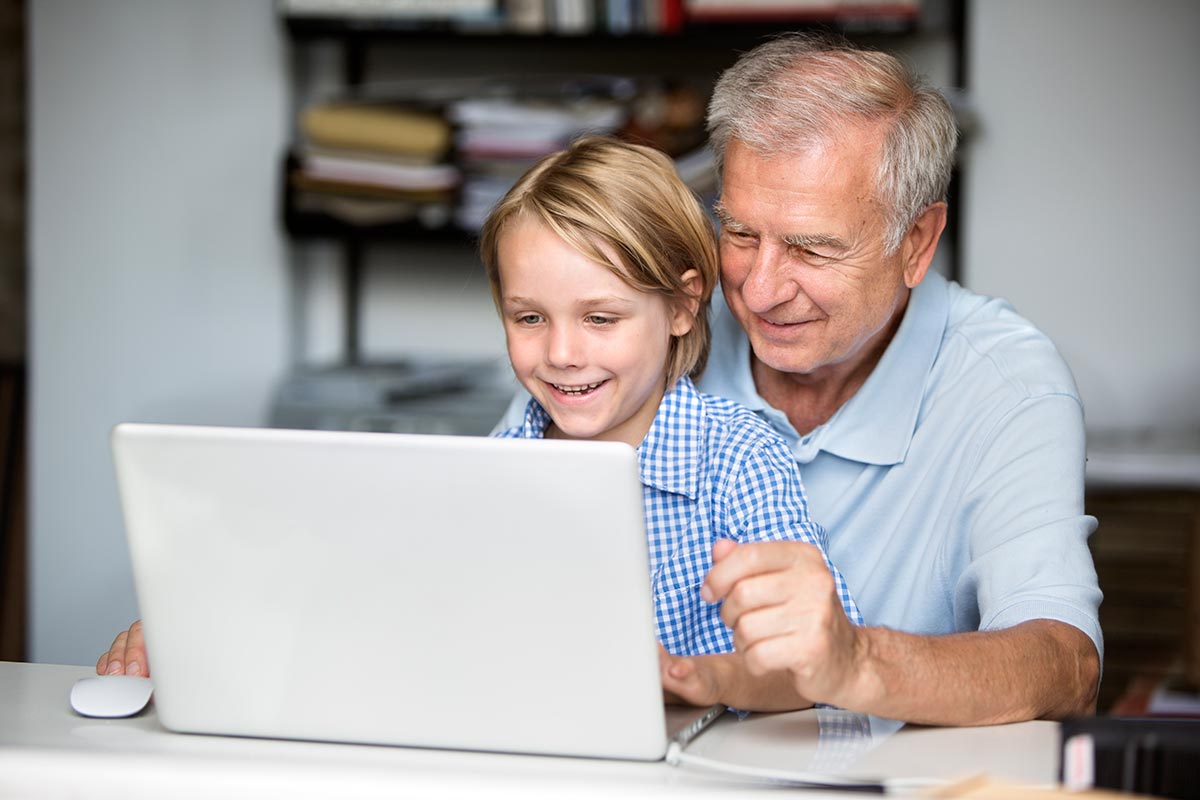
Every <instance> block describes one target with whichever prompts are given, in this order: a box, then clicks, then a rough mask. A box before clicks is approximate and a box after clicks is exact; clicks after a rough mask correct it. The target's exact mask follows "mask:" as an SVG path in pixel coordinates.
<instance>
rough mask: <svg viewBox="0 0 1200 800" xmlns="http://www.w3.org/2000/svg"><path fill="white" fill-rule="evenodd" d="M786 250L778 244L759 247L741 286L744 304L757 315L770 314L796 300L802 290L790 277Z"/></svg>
mask: <svg viewBox="0 0 1200 800" xmlns="http://www.w3.org/2000/svg"><path fill="white" fill-rule="evenodd" d="M786 255H787V254H786V248H784V247H781V246H779V245H777V244H773V243H768V244H760V245H759V247H758V249H757V250H756V251H755V254H754V261H753V262H752V263H751V265H750V272H749V273H747V275H746V280H745V281H743V282H742V300H743V301H744V302H745V303H746V307H747V308H749V309H750V311H752V312H754V313H756V314H762V313H765V312H767V311H770V310H771V309H772V308H775V307H776V306H778V305H781V304H783V303H786V302H788V301H789V300H791V299H792V298H794V297H795V296H796V293H797V291H798V290H799V287H798V286H797V285H796V282H795V281H794V280H792V278H791V277H790V276H789V275H788V271H787V269H786V266H785V256H786Z"/></svg>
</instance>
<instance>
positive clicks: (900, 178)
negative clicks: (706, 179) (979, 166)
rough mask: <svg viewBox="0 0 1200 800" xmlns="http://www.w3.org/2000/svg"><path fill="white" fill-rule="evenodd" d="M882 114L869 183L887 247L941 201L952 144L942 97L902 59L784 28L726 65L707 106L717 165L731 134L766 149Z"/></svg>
mask: <svg viewBox="0 0 1200 800" xmlns="http://www.w3.org/2000/svg"><path fill="white" fill-rule="evenodd" d="M885 121H886V122H887V123H888V124H889V127H888V129H887V132H886V137H885V140H884V144H883V148H882V155H881V157H880V159H879V165H878V169H877V172H876V175H875V188H876V192H877V197H878V199H879V201H880V202H881V203H883V205H884V207H885V208H886V209H888V213H889V216H890V220H889V225H888V232H887V235H886V240H885V245H886V247H887V250H888V252H889V253H891V252H895V251H896V249H897V248H899V247H900V243H901V241H903V239H904V235H905V234H906V233H907V232H908V229H909V227H910V226H911V225H912V224H913V222H915V221H916V219H917V217H919V216H920V215H921V212H922V211H924V210H925V209H926V208H927V207H928V206H929V205H930V204H932V203H937V202H939V201H943V200H945V199H946V189H947V187H948V186H949V184H950V171H951V168H952V167H953V165H954V148H955V146H956V144H957V142H958V128H957V126H956V125H955V121H954V112H953V111H951V109H950V104H949V103H947V102H946V99H945V98H944V97H942V95H941V94H940V93H939V92H938V91H937V89H935V88H933V87H932V86H930V85H929V84H928V83H927V82H926V81H925V80H924V79H923V78H921V77H920V76H919V75H917V74H916V73H915V72H913V70H912V69H911V68H910V67H909V66H908V65H907V64H905V63H904V62H903V61H901V60H900V59H899V58H896V57H895V56H893V55H890V54H888V53H883V52H879V51H873V50H863V49H860V48H858V47H855V46H854V45H852V44H850V43H848V42H845V41H841V40H837V39H834V38H831V37H828V36H824V35H819V34H803V33H798V34H785V35H782V36H779V37H777V38H775V39H772V40H771V41H769V42H767V43H766V44H762V45H759V46H758V47H756V48H754V49H753V50H751V51H750V52H748V53H745V54H744V55H742V57H741V58H739V59H738V61H737V63H736V64H734V65H733V66H732V67H730V68H729V69H727V70H726V71H725V73H724V74H723V75H722V76H721V78H720V79H719V80H718V81H717V84H716V88H715V89H714V90H713V97H712V101H711V102H710V103H709V106H708V133H709V144H710V145H711V147H712V149H713V152H714V154H715V155H716V160H717V169H718V171H719V170H720V169H721V167H722V165H723V163H724V159H725V150H726V148H727V147H728V145H729V140H730V139H737V140H738V141H739V142H741V143H742V144H744V145H746V146H747V147H749V148H750V149H751V150H753V151H755V152H756V153H758V154H760V155H764V156H768V157H770V156H775V155H781V154H785V153H795V152H798V151H800V150H802V149H804V148H805V147H808V146H811V145H813V144H815V143H817V142H820V141H823V140H826V139H828V138H829V137H831V136H836V135H837V134H838V132H839V130H843V129H845V128H846V127H847V126H855V125H861V124H864V123H865V124H870V123H874V122H885Z"/></svg>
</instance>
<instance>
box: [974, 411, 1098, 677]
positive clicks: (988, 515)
mask: <svg viewBox="0 0 1200 800" xmlns="http://www.w3.org/2000/svg"><path fill="white" fill-rule="evenodd" d="M979 451H980V452H979V453H978V456H977V467H976V468H975V470H974V471H973V472H972V473H971V478H970V481H969V483H968V484H967V485H966V487H965V494H964V497H963V503H962V505H961V513H962V515H963V516H962V519H961V524H962V525H963V526H965V528H966V530H967V532H968V536H967V540H966V541H967V546H968V547H969V550H970V552H969V554H968V565H967V568H966V569H965V570H963V571H962V572H961V573H960V574H959V576H958V579H957V582H956V584H955V585H954V587H953V598H954V599H953V602H954V613H955V617H956V623H959V624H958V629H959V630H964V629H970V628H971V627H974V625H972V624H971V623H972V622H975V623H976V624H977V625H978V628H979V629H980V630H998V629H1002V628H1009V627H1012V626H1014V625H1017V624H1019V623H1022V622H1026V621H1028V620H1033V619H1053V620H1057V621H1060V622H1064V623H1066V624H1068V625H1073V626H1074V627H1076V628H1078V629H1079V630H1081V631H1083V632H1084V633H1085V634H1087V635H1088V636H1089V637H1090V638H1091V640H1092V642H1093V643H1094V644H1095V646H1096V652H1097V653H1098V654H1099V655H1100V656H1101V658H1103V654H1104V649H1103V648H1104V644H1103V637H1102V634H1101V631H1100V624H1099V606H1100V599H1101V593H1100V589H1099V586H1098V584H1097V580H1096V571H1095V567H1094V565H1093V563H1092V558H1091V554H1090V552H1089V551H1088V546H1087V540H1088V537H1089V536H1090V535H1091V533H1092V532H1093V531H1094V530H1095V528H1096V520H1095V518H1094V517H1090V516H1087V515H1085V514H1084V513H1083V508H1084V505H1083V502H1084V498H1083V489H1084V464H1085V459H1086V456H1085V435H1084V426H1083V409H1082V407H1081V406H1080V404H1079V401H1078V400H1077V399H1076V398H1074V397H1072V396H1069V395H1064V394H1048V395H1043V396H1036V397H1030V398H1026V399H1024V400H1022V401H1021V402H1020V403H1019V404H1017V405H1016V407H1015V408H1013V409H1012V410H1011V411H1009V412H1008V413H1007V414H1006V415H1004V416H1003V417H1002V418H1001V419H999V420H998V421H997V423H996V424H995V425H994V426H993V429H992V430H991V432H990V434H989V435H988V436H986V437H985V438H984V439H983V440H982V443H981V446H980V448H979Z"/></svg>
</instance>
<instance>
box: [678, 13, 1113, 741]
mask: <svg viewBox="0 0 1200 800" xmlns="http://www.w3.org/2000/svg"><path fill="white" fill-rule="evenodd" d="M709 130H710V134H711V140H712V145H713V147H714V149H715V152H716V154H717V156H718V159H719V161H720V164H721V177H722V182H721V194H720V200H719V202H718V203H717V206H716V212H717V216H718V219H719V221H720V225H721V272H722V288H723V293H724V299H725V305H724V307H721V306H718V308H717V310H716V319H715V324H714V343H713V351H712V356H711V358H710V360H709V366H708V370H707V372H706V373H705V375H704V377H703V379H702V380H701V381H700V382H699V385H700V386H701V387H702V388H703V389H704V390H705V391H707V392H710V393H713V394H719V395H725V396H727V397H731V398H733V399H735V400H738V401H741V402H742V403H744V404H746V405H748V406H750V407H751V408H753V409H755V410H757V411H758V412H759V413H761V414H762V415H763V416H764V417H765V418H766V419H767V420H769V421H770V422H771V424H772V425H773V426H774V427H775V428H776V429H778V430H779V431H780V432H781V433H782V434H783V435H784V436H785V437H786V438H787V439H788V440H789V442H790V443H791V445H792V449H793V451H794V453H795V456H796V459H797V461H799V462H800V464H801V469H802V472H803V474H804V480H805V483H806V485H807V488H808V492H809V495H810V498H811V503H810V507H811V509H812V513H813V517H814V519H816V520H817V521H818V522H819V523H821V524H822V525H823V526H824V527H825V528H826V529H827V531H828V535H829V543H828V551H829V555H830V558H831V559H832V560H833V562H834V563H835V564H837V565H838V567H839V568H840V569H841V570H842V572H843V573H844V575H845V576H846V579H847V581H848V583H849V586H850V589H851V591H852V592H853V593H854V595H855V597H856V598H857V600H858V604H859V606H860V608H861V609H862V612H863V616H864V617H865V618H866V620H867V623H868V625H871V626H878V627H866V628H854V627H853V626H851V625H849V624H848V623H847V622H846V619H845V615H844V614H841V613H836V612H838V611H839V610H840V608H839V606H838V605H837V602H836V598H834V597H833V596H832V593H830V592H829V591H828V590H827V589H824V590H822V591H817V590H814V589H813V588H812V587H813V586H824V584H822V583H820V579H819V572H820V570H822V569H823V565H822V564H821V563H820V559H819V557H818V556H817V555H816V553H815V551H810V550H808V549H806V548H803V547H798V546H796V545H795V544H789V543H769V544H755V545H743V546H741V547H734V546H733V545H732V544H731V543H729V542H720V543H718V546H717V547H716V548H714V562H715V564H714V566H713V568H712V570H711V571H710V572H709V574H708V577H707V579H706V583H705V587H704V589H703V593H704V595H705V597H706V599H709V600H712V601H717V600H724V607H723V612H722V615H723V618H724V619H725V621H726V623H727V624H728V625H729V626H730V627H731V628H733V630H734V633H735V643H736V646H737V648H738V653H737V655H736V656H731V657H736V658H742V659H745V664H744V666H745V667H746V668H747V669H748V671H749V672H750V673H751V674H755V675H761V674H768V673H775V674H777V676H778V678H779V679H780V680H783V681H786V682H789V683H790V685H791V688H792V689H793V690H794V692H795V695H796V700H797V703H798V704H799V703H803V702H805V701H815V702H822V703H829V704H833V705H837V706H841V707H844V708H849V709H854V710H859V711H865V712H869V713H872V714H876V715H879V716H883V717H888V718H893V719H903V720H909V721H914V722H924V723H931V724H949V725H955V724H958V725H977V724H988V723H999V722H1007V721H1014V720H1022V719H1030V718H1037V717H1046V718H1055V717H1061V716H1064V715H1067V714H1073V713H1083V712H1087V711H1089V710H1090V709H1091V708H1093V707H1094V703H1095V694H1096V689H1097V684H1098V681H1099V674H1100V663H1101V655H1100V654H1101V652H1102V641H1101V633H1100V627H1099V624H1098V621H1097V609H1098V606H1099V603H1100V591H1099V589H1098V586H1097V582H1096V573H1095V569H1094V567H1093V564H1092V560H1091V557H1090V554H1089V552H1088V549H1087V544H1086V543H1087V537H1088V536H1089V535H1090V534H1091V532H1092V531H1093V530H1094V528H1095V520H1094V519H1092V518H1091V517H1088V516H1085V515H1084V514H1083V468H1084V432H1083V411H1082V408H1081V405H1080V401H1079V397H1078V394H1077V391H1076V388H1075V385H1074V382H1073V379H1072V377H1071V374H1070V372H1069V370H1068V369H1067V367H1066V365H1065V364H1064V363H1063V361H1062V359H1061V358H1060V356H1059V355H1058V353H1057V352H1056V351H1055V349H1054V346H1053V345H1052V344H1051V343H1050V341H1049V340H1048V339H1047V338H1046V337H1045V336H1044V335H1043V334H1042V333H1040V332H1039V331H1038V330H1037V329H1036V328H1034V327H1033V326H1032V325H1031V324H1030V323H1029V322H1027V321H1025V320H1024V319H1022V318H1021V317H1019V316H1017V315H1016V314H1015V313H1014V312H1013V310H1012V308H1011V307H1009V306H1008V305H1007V304H1006V303H1003V302H1001V301H998V300H993V299H989V298H986V297H981V296H978V295H975V294H972V293H970V292H968V291H966V290H964V289H962V288H961V287H959V286H957V285H955V284H953V283H949V282H947V281H946V280H944V279H943V278H942V277H941V276H939V275H938V274H937V273H934V272H930V271H929V266H930V262H931V261H932V259H933V255H934V250H935V248H936V247H937V243H938V239H939V237H940V235H941V233H942V230H943V228H944V226H945V223H946V203H945V193H946V187H947V184H948V182H949V176H950V169H951V164H952V160H953V157H954V147H955V139H956V134H955V126H954V120H953V117H952V115H951V112H950V109H949V107H948V106H947V104H946V103H945V101H944V100H943V99H942V98H941V96H940V95H938V93H937V92H936V91H934V90H932V89H930V88H929V87H927V86H925V85H924V84H923V83H922V82H921V81H920V80H919V79H918V78H917V77H916V76H914V75H913V74H911V73H910V71H909V70H908V69H907V68H906V67H905V66H904V65H903V64H902V63H901V62H900V61H898V60H897V59H895V58H893V57H891V56H889V55H886V54H883V53H878V52H868V51H862V50H858V49H855V48H853V47H850V46H848V45H842V44H837V43H830V42H828V41H825V40H821V39H817V38H811V37H805V36H791V37H785V38H782V39H778V40H775V41H772V42H769V43H767V44H765V45H762V46H760V47H759V48H757V49H756V50H753V51H751V52H749V53H747V54H746V55H744V56H743V57H742V58H741V59H740V60H739V61H738V63H737V64H736V65H734V66H733V67H732V68H730V69H729V70H728V71H727V72H726V73H725V74H724V75H723V76H722V78H721V79H720V81H719V82H718V84H717V87H716V89H715V93H714V96H713V100H712V103H711V105H710V107H709ZM721 658H723V657H720V656H711V657H706V658H704V659H672V660H670V661H668V662H667V663H666V664H665V665H664V686H665V687H666V688H667V689H668V690H669V691H671V692H673V693H674V694H676V695H678V696H679V697H682V698H684V699H686V700H688V701H691V702H696V703H704V702H708V701H711V700H715V699H717V698H720V699H722V700H724V701H726V702H731V703H733V704H735V705H736V704H738V702H739V701H749V702H748V704H747V706H744V707H750V706H752V705H753V701H754V698H753V697H746V696H744V695H742V694H739V687H738V686H737V685H736V684H735V683H734V684H731V683H730V681H731V680H734V679H731V678H730V677H729V676H731V675H736V674H737V672H738V670H731V669H726V667H727V666H728V665H727V664H725V663H723V662H722V661H720V660H719V659H721Z"/></svg>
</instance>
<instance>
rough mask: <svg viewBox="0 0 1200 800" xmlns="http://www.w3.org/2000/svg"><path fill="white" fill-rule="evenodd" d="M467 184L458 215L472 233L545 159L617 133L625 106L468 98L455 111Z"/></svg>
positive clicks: (589, 100)
mask: <svg viewBox="0 0 1200 800" xmlns="http://www.w3.org/2000/svg"><path fill="white" fill-rule="evenodd" d="M448 115H449V117H450V120H451V121H452V122H454V123H455V124H456V125H457V127H458V132H457V134H456V136H455V145H456V149H457V151H458V160H459V166H460V167H461V168H462V170H463V174H464V180H463V187H462V193H461V197H460V202H459V206H458V209H457V211H456V212H455V217H454V219H455V222H456V224H457V225H458V226H459V227H461V228H464V229H466V230H471V231H477V230H479V228H480V227H482V225H483V222H484V220H485V219H486V218H487V215H488V212H490V211H491V209H492V207H493V206H494V205H495V204H496V203H497V202H498V201H499V200H500V198H501V197H503V196H504V193H505V192H507V191H508V190H509V188H510V187H511V186H512V185H513V183H514V182H515V181H516V179H517V178H518V177H520V176H521V175H522V174H523V173H524V172H525V170H527V169H528V168H529V167H530V166H532V165H533V164H534V163H535V162H536V161H537V160H538V159H539V158H541V157H542V156H545V155H547V154H549V153H553V152H555V151H556V150H561V149H562V148H563V147H565V146H566V145H567V144H568V143H569V142H570V141H571V140H572V139H575V138H577V137H578V136H581V135H583V134H585V133H614V132H616V131H618V130H619V129H620V128H621V126H622V125H623V124H624V123H625V120H626V117H627V115H628V111H627V109H626V107H625V105H624V104H623V103H621V102H620V101H618V100H616V99H613V98H608V97H568V98H556V99H537V98H534V99H531V98H518V97H481V98H465V99H463V100H460V101H458V102H456V103H453V104H452V105H451V106H450V110H449V112H448Z"/></svg>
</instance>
